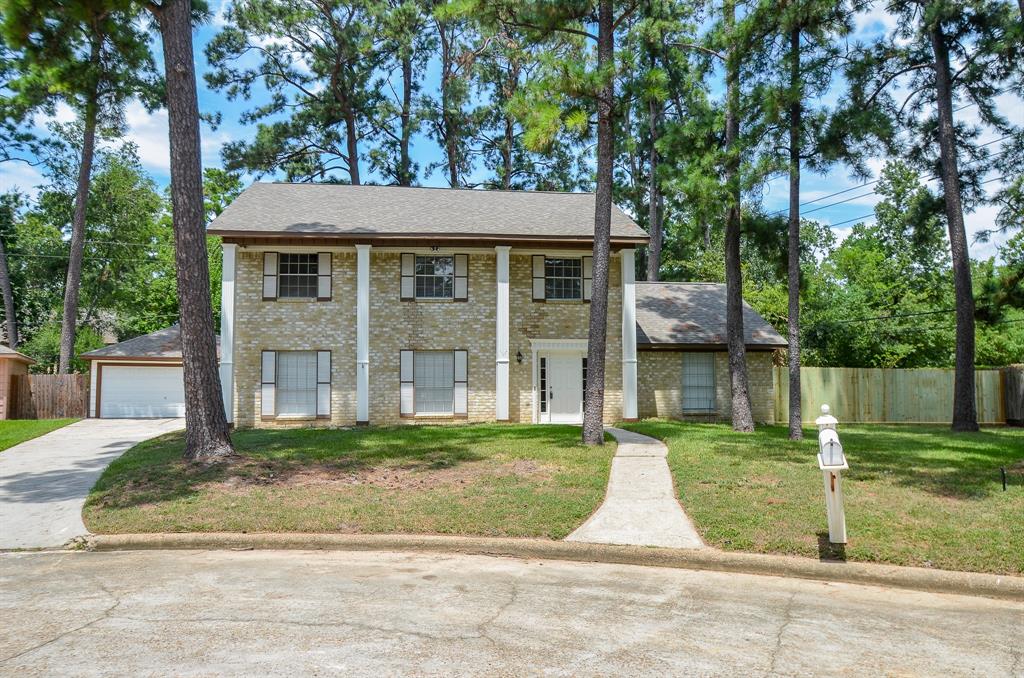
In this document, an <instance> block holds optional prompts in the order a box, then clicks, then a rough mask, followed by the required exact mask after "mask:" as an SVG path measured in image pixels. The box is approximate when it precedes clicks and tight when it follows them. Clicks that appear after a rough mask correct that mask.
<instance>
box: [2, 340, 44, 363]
mask: <svg viewBox="0 0 1024 678" xmlns="http://www.w3.org/2000/svg"><path fill="white" fill-rule="evenodd" d="M0 360H17V361H18V362H23V363H26V364H28V365H32V364H34V363H35V362H36V361H35V360H33V359H32V358H29V357H28V356H27V355H25V354H24V353H18V352H17V351H15V350H14V349H13V348H11V347H10V346H4V345H3V344H0Z"/></svg>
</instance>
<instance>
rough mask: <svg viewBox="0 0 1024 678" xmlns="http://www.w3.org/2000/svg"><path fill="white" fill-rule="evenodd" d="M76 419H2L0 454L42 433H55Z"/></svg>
mask: <svg viewBox="0 0 1024 678" xmlns="http://www.w3.org/2000/svg"><path fill="white" fill-rule="evenodd" d="M76 421H78V420H77V419H2V420H0V452H2V451H3V450H6V449H7V448H9V447H14V446H15V445H17V444H18V443H23V442H25V441H26V440H32V439H33V438H38V437H39V436H41V435H43V434H44V433H49V432H50V431H56V430H57V429H59V428H61V427H63V426H67V425H68V424H72V423H74V422H76Z"/></svg>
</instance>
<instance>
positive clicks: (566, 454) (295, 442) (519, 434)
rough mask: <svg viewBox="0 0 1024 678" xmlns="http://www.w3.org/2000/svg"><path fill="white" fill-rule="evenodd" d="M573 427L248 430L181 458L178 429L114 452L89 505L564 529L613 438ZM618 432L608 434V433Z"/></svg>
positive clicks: (255, 517)
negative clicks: (190, 458) (222, 449)
mask: <svg viewBox="0 0 1024 678" xmlns="http://www.w3.org/2000/svg"><path fill="white" fill-rule="evenodd" d="M579 438H580V433H579V428H578V427H572V426H518V425H469V426H405V427H396V428H382V429H372V428H371V429H355V430H323V429H321V430H276V431H267V430H248V431H239V432H236V433H235V434H234V435H233V440H234V442H235V448H236V450H237V451H238V453H239V457H238V458H237V459H235V460H233V461H230V462H227V463H223V464H217V465H213V466H211V467H208V468H199V467H191V466H188V465H186V464H185V463H183V462H182V460H181V452H182V449H183V438H182V434H181V433H173V434H169V435H166V436H163V437H161V438H158V439H155V440H151V441H148V442H145V443H142V444H140V445H138V446H136V447H134V448H132V449H131V450H129V451H128V452H127V453H126V454H125V455H124V456H123V457H121V458H120V459H118V460H117V461H115V462H114V463H113V464H112V465H111V466H110V467H109V468H108V469H107V470H106V472H105V473H104V474H103V476H102V477H101V478H100V480H99V482H97V484H96V486H95V487H94V488H93V490H92V492H91V493H90V495H89V498H88V501H87V502H86V506H85V511H84V518H85V524H86V525H87V526H88V527H89V529H90V530H91V531H93V532H97V533H118V532H120V533H127V532H190V531H194V532H212V531H228V532H349V533H356V532H359V533H389V532H391V533H437V534H463V535H485V536H510V537H548V538H551V539H560V538H562V537H564V536H565V535H567V534H568V533H569V532H571V531H572V530H573V529H575V528H576V527H577V526H578V525H580V524H581V523H582V522H583V521H584V520H586V518H587V517H588V516H589V515H590V514H591V513H592V512H593V511H594V510H596V509H597V507H598V505H600V503H601V501H602V499H603V498H604V494H605V485H606V483H607V481H608V473H609V469H610V465H611V458H612V456H613V455H614V453H615V445H614V443H612V444H606V445H604V446H603V447H602V448H597V449H595V448H588V447H585V446H584V445H582V444H581V443H580V442H579ZM609 439H610V438H609Z"/></svg>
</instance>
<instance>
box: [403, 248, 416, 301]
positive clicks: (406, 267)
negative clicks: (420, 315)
mask: <svg viewBox="0 0 1024 678" xmlns="http://www.w3.org/2000/svg"><path fill="white" fill-rule="evenodd" d="M401 276H402V289H401V299H402V301H412V300H413V299H415V298H416V255H415V254H412V253H409V252H406V253H405V254H403V255H402V270H401Z"/></svg>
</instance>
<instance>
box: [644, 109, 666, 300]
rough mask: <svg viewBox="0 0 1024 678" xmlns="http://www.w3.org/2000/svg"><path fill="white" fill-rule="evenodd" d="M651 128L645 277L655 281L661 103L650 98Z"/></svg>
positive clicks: (658, 252)
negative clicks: (649, 239) (658, 145)
mask: <svg viewBox="0 0 1024 678" xmlns="http://www.w3.org/2000/svg"><path fill="white" fill-rule="evenodd" d="M648 118H649V123H650V128H651V157H650V166H651V167H650V178H649V181H650V188H649V190H648V202H649V205H648V216H647V220H648V224H649V230H650V235H651V243H650V245H648V246H647V279H648V280H650V281H654V282H657V280H658V278H659V275H660V271H661V243H662V239H663V237H662V232H661V219H662V215H661V209H660V208H661V187H660V186H659V184H658V149H657V146H656V144H657V141H658V126H659V123H660V120H661V105H660V104H659V103H658V102H657V101H655V100H654V99H651V102H650V114H649V116H648Z"/></svg>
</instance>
